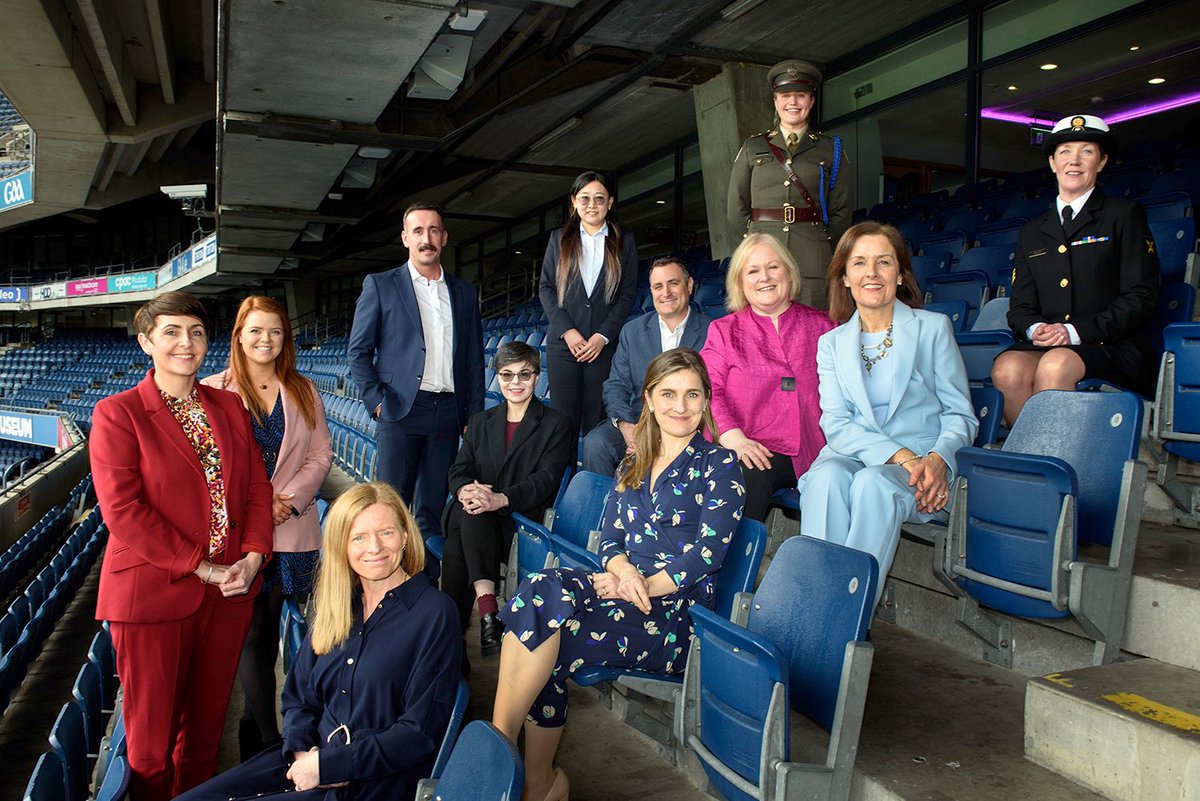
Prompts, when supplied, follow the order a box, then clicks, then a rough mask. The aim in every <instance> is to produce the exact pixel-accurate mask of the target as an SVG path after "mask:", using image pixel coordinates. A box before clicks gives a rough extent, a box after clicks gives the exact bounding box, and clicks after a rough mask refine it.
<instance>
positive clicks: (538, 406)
mask: <svg viewBox="0 0 1200 801" xmlns="http://www.w3.org/2000/svg"><path fill="white" fill-rule="evenodd" d="M493 367H494V368H495V370H496V374H497V375H498V376H499V378H500V391H501V393H503V395H504V403H502V404H500V405H498V406H493V407H492V408H491V409H485V410H484V411H482V412H480V413H479V414H476V415H475V416H473V417H472V418H471V419H470V420H469V421H468V422H467V430H466V433H465V434H463V443H462V448H460V449H459V451H458V458H457V459H455V461H454V464H453V466H451V468H450V476H449V484H450V492H451V494H452V495H453V496H454V500H452V501H450V503H449V504H448V505H447V506H446V513H445V518H444V521H443V523H442V530H443V531H445V532H446V552H445V559H444V560H443V563H442V589H443V590H444V591H445V592H446V594H448V595H449V596H450V597H451V598H453V599H454V602H455V604H457V606H458V612H459V615H460V617H461V619H462V628H463V631H464V632H465V631H466V629H467V624H468V623H469V622H470V619H471V604H472V603H475V604H476V605H477V606H478V607H479V615H480V626H479V637H480V647H481V648H482V650H483V654H484V656H487V655H489V654H492V653H495V652H496V651H498V650H500V638H501V636H502V635H503V634H504V624H503V623H501V622H500V619H499V618H498V617H496V611H497V604H496V582H497V581H499V579H500V560H501V559H502V558H503V557H504V555H505V554H507V553H508V549H509V546H510V545H511V544H512V537H513V533H514V532H515V531H516V525H515V524H514V523H513V519H512V513H513V512H520V513H521V514H523V515H525V516H526V517H529V518H533V519H535V520H540V519H541V517H542V515H543V514H544V513H545V510H546V507H547V506H549V505H550V503H551V502H552V501H553V500H554V493H555V491H556V490H557V489H558V485H559V483H560V482H561V481H562V477H563V472H564V471H565V470H566V469H567V464H568V462H569V461H570V460H571V455H572V453H573V451H574V448H573V442H572V440H571V424H570V421H569V420H568V419H567V417H566V415H564V414H562V413H560V412H556V411H554V410H553V409H550V408H548V407H546V406H544V405H542V402H541V401H539V400H538V399H537V398H535V397H534V395H533V388H534V386H535V385H536V384H537V379H538V372H539V370H540V367H541V358H540V357H539V355H538V352H537V350H536V349H534V348H531V347H530V346H529V345H526V344H525V343H524V342H510V343H508V344H506V345H502V346H501V347H500V349H499V350H498V351H496V356H495V360H494V363H493Z"/></svg>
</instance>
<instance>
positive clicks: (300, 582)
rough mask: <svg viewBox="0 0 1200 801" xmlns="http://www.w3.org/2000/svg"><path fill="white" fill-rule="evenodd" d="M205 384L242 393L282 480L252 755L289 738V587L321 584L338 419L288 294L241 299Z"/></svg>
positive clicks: (255, 664) (244, 669)
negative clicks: (320, 390)
mask: <svg viewBox="0 0 1200 801" xmlns="http://www.w3.org/2000/svg"><path fill="white" fill-rule="evenodd" d="M201 383H203V384H207V385H208V386H210V387H217V388H218V389H227V390H229V391H230V392H236V393H237V394H238V395H240V396H241V397H242V403H244V404H245V406H246V409H247V410H248V411H249V412H250V424H251V429H252V430H253V431H254V439H255V440H256V441H257V442H258V447H259V450H260V451H261V452H262V457H263V463H264V464H265V465H266V467H267V476H268V477H269V478H270V479H271V484H272V486H273V487H274V488H275V495H274V500H273V502H272V514H273V516H274V519H275V542H274V544H273V546H272V550H273V552H274V558H273V559H272V560H271V564H269V565H267V567H266V568H264V569H263V589H262V592H260V593H259V594H258V597H257V598H255V599H254V614H253V615H251V618H250V633H249V634H248V635H247V636H246V644H245V645H244V646H243V647H242V661H241V664H240V665H239V666H238V678H239V679H240V680H241V684H242V692H243V693H244V694H245V696H246V708H245V711H244V712H243V714H242V722H241V725H240V726H239V727H238V742H239V745H240V747H241V753H242V761H243V762H244V761H246V760H247V759H249V758H250V757H252V756H254V755H255V754H257V753H258V752H259V751H262V750H263V749H264V748H266V747H267V746H273V745H276V744H278V743H280V742H282V741H283V740H282V738H281V737H280V734H279V726H278V725H277V724H276V722H275V713H276V709H277V708H278V706H279V690H278V689H277V688H276V686H275V663H276V662H277V661H278V659H279V613H280V610H281V609H282V608H283V598H284V596H285V595H287V596H290V597H292V598H293V599H295V601H296V602H297V603H298V604H299V605H300V606H301V607H303V606H304V604H305V603H306V602H307V600H308V595H309V593H311V592H312V589H313V582H314V581H315V580H316V575H317V557H318V556H320V551H321V524H320V523H319V522H318V520H317V505H316V502H315V501H316V497H317V491H318V490H320V489H321V484H322V483H323V482H324V481H325V477H326V476H327V475H329V465H330V463H331V462H332V461H333V451H332V450H331V449H330V445H329V443H330V439H329V424H328V423H326V421H325V408H324V406H322V404H321V396H320V395H319V394H317V388H316V387H314V386H313V383H312V382H311V381H309V380H308V379H307V378H305V377H304V376H302V375H300V373H298V372H296V343H295V341H294V340H293V339H292V327H291V325H290V324H289V323H288V317H287V311H286V310H285V309H284V308H283V306H281V305H280V304H279V302H278V301H275V300H272V299H271V298H267V297H263V296H262V295H251V296H250V297H248V298H246V299H245V300H243V301H242V305H241V306H239V307H238V313H237V319H236V320H234V322H233V341H232V342H231V343H230V349H229V369H227V370H223V371H221V372H219V373H217V374H216V375H212V376H209V377H208V378H206V379H204V381H202V382H201Z"/></svg>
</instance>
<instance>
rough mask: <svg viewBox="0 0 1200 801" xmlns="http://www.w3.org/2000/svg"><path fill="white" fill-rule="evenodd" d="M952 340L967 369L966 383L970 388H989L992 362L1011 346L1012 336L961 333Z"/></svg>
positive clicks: (1005, 332) (1000, 332)
mask: <svg viewBox="0 0 1200 801" xmlns="http://www.w3.org/2000/svg"><path fill="white" fill-rule="evenodd" d="M954 338H955V340H956V341H957V342H958V352H959V353H961V354H962V359H963V365H965V366H966V368H967V383H968V384H970V385H971V386H972V387H986V386H991V384H992V362H994V361H996V357H997V356H999V355H1000V353H1001V352H1003V351H1004V349H1005V348H1008V347H1011V346H1012V344H1013V342H1014V340H1013V335H1012V334H1011V333H1010V332H1008V331H962V332H960V333H957V334H955V335H954Z"/></svg>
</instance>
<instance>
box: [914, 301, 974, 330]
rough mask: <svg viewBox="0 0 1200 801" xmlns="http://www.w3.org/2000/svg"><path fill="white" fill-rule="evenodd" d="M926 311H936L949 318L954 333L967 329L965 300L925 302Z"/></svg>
mask: <svg viewBox="0 0 1200 801" xmlns="http://www.w3.org/2000/svg"><path fill="white" fill-rule="evenodd" d="M924 308H925V310H926V311H931V312H938V313H939V314H944V315H946V316H947V317H949V318H950V324H951V325H953V326H954V333H956V334H957V333H959V332H960V331H966V330H967V302H966V301H965V300H948V301H944V302H941V303H930V302H929V301H926V302H925V306H924Z"/></svg>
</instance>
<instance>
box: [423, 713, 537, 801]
mask: <svg viewBox="0 0 1200 801" xmlns="http://www.w3.org/2000/svg"><path fill="white" fill-rule="evenodd" d="M524 786H525V762H524V760H522V759H521V754H520V752H518V751H517V749H516V746H514V745H513V744H512V743H510V742H509V741H508V738H506V737H505V736H504V735H503V734H501V733H500V731H499V730H498V729H497V728H496V727H495V726H493V725H492V724H490V723H487V722H485V721H482V720H475V721H472V722H470V723H468V724H467V725H466V727H465V728H464V729H463V730H462V734H461V735H459V738H458V742H456V743H455V744H454V751H453V752H451V754H450V759H449V760H448V761H447V762H446V769H445V771H443V772H442V776H441V778H440V779H439V780H438V781H437V784H436V786H435V788H433V789H436V795H435V797H436V798H438V799H444V800H445V801H496V800H497V799H510V800H511V801H515V799H518V798H520V797H521V789H522V788H523V787H524Z"/></svg>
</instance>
